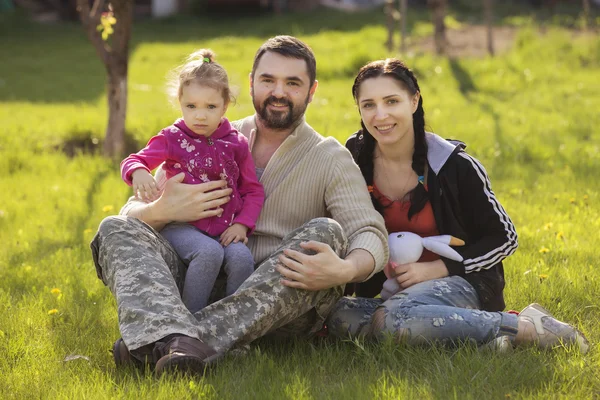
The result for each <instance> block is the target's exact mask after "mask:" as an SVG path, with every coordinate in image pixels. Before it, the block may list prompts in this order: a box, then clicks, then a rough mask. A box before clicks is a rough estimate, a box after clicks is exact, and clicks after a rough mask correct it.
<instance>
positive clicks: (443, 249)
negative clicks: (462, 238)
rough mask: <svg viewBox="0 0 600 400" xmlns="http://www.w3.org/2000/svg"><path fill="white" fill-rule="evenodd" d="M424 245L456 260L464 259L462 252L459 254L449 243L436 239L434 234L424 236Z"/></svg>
mask: <svg viewBox="0 0 600 400" xmlns="http://www.w3.org/2000/svg"><path fill="white" fill-rule="evenodd" d="M438 237H439V236H438ZM450 237H451V236H450ZM449 241H450V240H448V242H449ZM463 243H464V242H463ZM423 247H425V248H426V249H427V250H430V251H433V252H434V253H436V254H439V255H440V256H443V257H446V258H449V259H451V260H454V261H462V260H463V257H462V256H461V255H460V254H458V253H457V252H456V250H454V249H453V248H452V247H450V246H448V244H447V243H444V242H442V241H440V240H436V239H434V236H432V237H427V238H423Z"/></svg>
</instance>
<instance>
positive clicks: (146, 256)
mask: <svg viewBox="0 0 600 400" xmlns="http://www.w3.org/2000/svg"><path fill="white" fill-rule="evenodd" d="M308 240H315V241H319V242H323V243H326V244H328V245H329V246H331V248H332V249H333V250H334V251H335V252H336V253H337V254H338V256H340V257H343V256H344V255H345V252H346V249H347V239H346V237H345V235H344V232H343V230H342V228H341V226H340V225H339V224H338V223H337V222H336V221H334V220H332V219H328V218H316V219H313V220H311V221H309V222H308V223H306V224H305V225H303V226H302V227H300V228H298V229H296V230H294V231H293V232H291V233H290V234H289V235H287V236H286V237H285V238H284V239H283V240H282V242H281V245H280V247H279V248H278V249H277V250H276V251H275V252H274V253H273V254H272V255H271V256H270V257H268V258H267V259H266V260H265V261H263V262H262V263H260V265H258V266H257V268H256V270H255V272H254V273H253V274H252V275H251V276H250V277H249V278H248V280H246V282H244V284H243V285H242V286H241V287H240V288H239V289H238V290H237V291H236V292H235V293H234V294H233V295H231V296H229V297H226V298H224V299H221V300H219V301H216V302H214V303H212V304H210V305H209V306H207V307H206V308H204V309H202V310H200V311H199V312H197V313H196V314H194V315H192V314H191V313H190V312H189V311H188V309H187V308H186V307H185V305H184V304H183V302H182V299H181V292H182V288H183V281H184V278H185V271H186V268H187V267H186V265H185V264H184V263H183V261H181V259H180V258H179V257H178V255H177V253H176V252H175V250H173V248H172V247H171V245H170V244H169V243H168V242H167V241H166V240H165V239H164V238H163V237H162V236H161V235H160V234H159V233H157V232H156V231H155V230H154V229H152V228H151V227H150V226H148V225H146V224H145V223H143V222H141V221H139V220H138V219H135V218H129V217H125V216H111V217H108V218H106V219H104V220H103V221H102V223H101V224H100V227H99V228H98V233H97V234H96V236H95V237H94V239H93V241H92V243H91V248H92V255H93V257H94V263H95V265H96V271H97V273H98V277H99V278H100V279H102V281H103V282H104V283H105V284H106V285H107V286H108V287H109V288H110V290H111V292H112V293H113V295H114V296H115V298H116V301H117V312H118V318H119V329H120V331H121V335H122V337H123V341H124V342H125V344H126V345H127V347H128V348H129V349H130V350H135V349H139V348H141V347H143V346H146V345H149V344H152V343H154V342H156V341H158V340H160V339H162V338H164V337H165V336H168V335H171V334H183V335H187V336H191V337H195V338H198V339H200V340H202V341H203V342H204V343H206V344H208V345H209V346H211V347H213V348H214V349H215V350H216V351H217V352H219V353H224V352H226V351H227V350H229V349H231V348H232V347H233V346H235V345H241V344H246V343H249V342H251V341H253V340H255V339H257V338H259V337H262V336H264V335H266V334H267V333H272V332H274V331H277V332H278V333H284V334H291V333H294V334H305V335H309V334H312V333H315V332H317V331H318V330H320V329H321V328H322V326H323V323H324V320H325V318H326V317H327V315H328V314H329V312H330V310H331V309H332V308H333V306H334V305H335V304H336V302H337V301H338V300H339V299H340V298H341V296H342V294H343V290H344V288H343V287H341V286H340V287H334V288H331V289H327V290H321V291H308V290H300V289H294V288H289V287H286V286H283V285H282V284H281V283H280V279H281V274H279V272H277V271H276V270H275V266H276V265H277V264H278V257H279V255H280V254H282V252H283V250H284V249H286V248H289V249H294V250H297V251H300V252H303V253H306V252H307V251H306V250H304V249H302V248H301V247H300V243H301V242H305V241H308Z"/></svg>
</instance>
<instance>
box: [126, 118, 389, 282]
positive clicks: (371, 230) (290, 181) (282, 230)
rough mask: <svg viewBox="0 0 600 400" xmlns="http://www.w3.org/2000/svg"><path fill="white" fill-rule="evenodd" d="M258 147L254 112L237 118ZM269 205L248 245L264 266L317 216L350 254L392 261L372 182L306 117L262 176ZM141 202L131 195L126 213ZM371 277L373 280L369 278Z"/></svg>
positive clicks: (377, 265) (380, 263) (237, 124)
mask: <svg viewBox="0 0 600 400" xmlns="http://www.w3.org/2000/svg"><path fill="white" fill-rule="evenodd" d="M232 125H233V126H234V127H235V128H236V129H238V130H239V131H240V132H241V133H242V134H244V136H246V137H247V138H248V140H249V145H250V149H252V146H253V145H254V141H255V138H256V137H255V134H256V123H255V120H254V116H250V117H247V118H244V119H242V120H239V121H234V122H232ZM260 182H261V183H262V184H263V186H264V189H265V203H264V206H263V208H262V211H261V214H260V216H259V218H258V221H257V222H256V228H255V230H254V233H253V234H252V235H251V236H250V237H249V238H248V247H249V248H250V251H251V253H252V255H253V256H254V260H255V262H256V263H257V264H258V263H260V262H261V261H263V260H264V259H265V258H267V257H268V256H269V255H271V254H272V253H274V252H275V251H276V250H277V248H278V247H279V244H280V243H281V240H282V239H283V238H284V237H285V236H286V235H287V234H288V233H290V232H292V231H293V230H294V229H296V228H298V227H300V226H302V225H304V224H305V223H306V222H308V221H310V220H311V219H313V218H319V217H329V218H333V219H334V220H336V221H337V222H339V224H340V225H341V226H342V228H343V229H344V232H345V233H346V236H347V238H348V253H350V252H351V251H352V250H355V249H363V250H366V251H368V252H369V253H370V254H371V255H372V256H373V259H374V260H375V268H374V270H373V272H372V273H371V275H369V277H368V278H370V277H371V276H373V274H375V273H377V272H379V271H381V270H382V269H383V267H384V264H385V263H386V262H387V259H388V246H387V231H386V229H385V224H384V221H383V217H382V216H381V214H379V213H378V212H377V211H376V210H375V209H374V208H373V205H372V203H371V198H370V196H369V193H368V192H367V185H366V183H365V181H364V179H363V177H362V174H361V172H360V170H359V168H358V166H357V165H356V164H355V163H354V161H353V160H352V156H351V155H350V152H349V151H348V150H347V149H346V148H345V147H344V146H342V145H341V144H340V143H339V142H338V141H337V140H335V139H334V138H324V137H323V136H321V135H319V134H318V133H317V132H316V131H315V130H314V129H313V128H311V127H310V125H308V124H307V123H306V121H305V120H304V119H303V120H302V122H301V123H300V124H299V125H298V127H296V129H295V130H294V131H293V132H292V133H291V135H290V136H289V137H287V138H286V139H285V141H284V142H283V143H282V144H281V146H280V147H279V148H278V149H277V151H276V152H275V154H273V156H272V157H271V159H270V160H269V163H268V164H267V166H266V168H265V170H264V172H263V175H262V177H261V179H260ZM139 204H140V200H137V199H135V198H133V197H132V198H130V199H129V201H128V202H127V204H125V205H124V206H123V208H122V209H121V212H120V214H122V215H127V214H128V213H129V211H130V210H131V209H132V208H133V207H135V206H136V205H139ZM368 278H367V279H368Z"/></svg>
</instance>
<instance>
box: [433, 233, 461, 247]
mask: <svg viewBox="0 0 600 400" xmlns="http://www.w3.org/2000/svg"><path fill="white" fill-rule="evenodd" d="M427 240H435V241H436V242H440V243H444V244H448V245H450V246H464V245H465V241H464V240H462V239H459V238H455V237H454V236H450V235H438V236H428V237H427Z"/></svg>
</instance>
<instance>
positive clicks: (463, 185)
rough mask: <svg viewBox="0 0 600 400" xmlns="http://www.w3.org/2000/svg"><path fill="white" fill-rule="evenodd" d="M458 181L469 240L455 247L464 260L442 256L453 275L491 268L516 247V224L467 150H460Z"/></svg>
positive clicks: (482, 169)
mask: <svg viewBox="0 0 600 400" xmlns="http://www.w3.org/2000/svg"><path fill="white" fill-rule="evenodd" d="M457 157H459V158H458V159H457V161H458V162H459V163H460V165H459V168H458V171H459V172H458V174H459V176H457V184H458V196H459V199H458V201H459V205H460V212H461V213H462V216H463V218H464V223H465V224H466V225H467V229H468V235H469V238H468V242H467V243H466V244H465V246H461V247H455V250H456V251H457V252H458V253H460V254H461V255H462V256H463V258H464V259H463V261H462V262H458V261H453V260H449V259H447V258H442V259H443V261H444V263H445V264H446V267H447V268H448V271H449V273H450V275H462V276H464V275H465V274H469V273H473V272H477V271H480V270H482V269H488V268H490V267H492V266H494V265H496V264H497V263H499V262H500V261H502V260H503V259H505V258H506V257H508V256H510V255H511V254H513V253H514V252H515V250H516V249H517V246H518V243H517V233H516V231H515V227H514V225H513V223H512V221H511V219H510V217H509V216H508V214H507V213H506V211H505V210H504V208H503V207H502V205H501V204H500V202H499V201H498V199H497V198H496V195H495V194H494V192H493V191H492V187H491V184H490V180H489V178H488V176H487V172H486V170H485V168H484V167H483V165H481V163H480V162H479V161H478V160H477V159H475V158H474V157H472V156H470V155H469V154H467V153H465V152H459V153H458V154H457Z"/></svg>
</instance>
